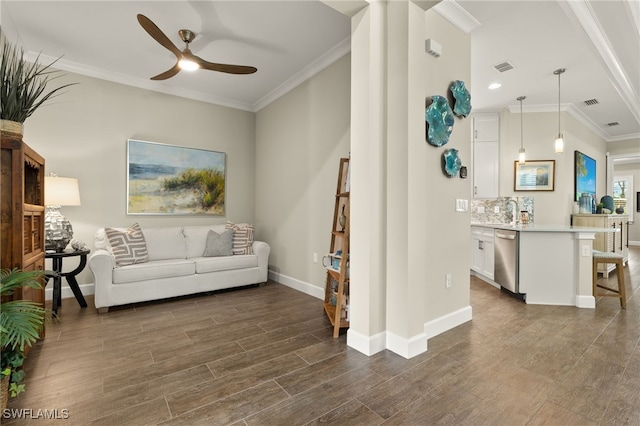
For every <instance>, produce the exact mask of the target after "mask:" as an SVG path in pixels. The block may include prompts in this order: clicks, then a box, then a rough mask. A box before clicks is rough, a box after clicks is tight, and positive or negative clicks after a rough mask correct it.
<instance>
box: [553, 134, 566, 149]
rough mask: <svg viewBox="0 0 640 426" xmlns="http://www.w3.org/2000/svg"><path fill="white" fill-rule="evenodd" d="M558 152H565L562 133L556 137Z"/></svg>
mask: <svg viewBox="0 0 640 426" xmlns="http://www.w3.org/2000/svg"><path fill="white" fill-rule="evenodd" d="M555 147H556V154H563V153H564V139H563V138H562V134H559V135H558V137H557V138H556V144H555Z"/></svg>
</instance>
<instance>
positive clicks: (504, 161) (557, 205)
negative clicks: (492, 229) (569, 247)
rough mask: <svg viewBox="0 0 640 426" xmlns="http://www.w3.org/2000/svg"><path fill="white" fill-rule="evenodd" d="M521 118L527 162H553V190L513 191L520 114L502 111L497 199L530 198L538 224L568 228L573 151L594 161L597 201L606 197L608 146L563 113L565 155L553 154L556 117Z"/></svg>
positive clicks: (571, 199) (535, 116)
mask: <svg viewBox="0 0 640 426" xmlns="http://www.w3.org/2000/svg"><path fill="white" fill-rule="evenodd" d="M523 116H524V117H523V125H524V132H523V133H524V147H525V151H526V154H527V161H531V160H555V162H556V176H555V190H554V191H549V192H547V191H527V192H522V191H518V192H515V191H514V190H513V174H514V161H516V160H517V159H518V149H519V148H520V113H513V114H512V113H510V112H508V111H503V112H502V113H501V114H500V196H502V197H511V196H527V197H529V196H531V197H533V203H534V214H535V222H536V223H537V224H542V225H552V224H564V225H569V224H570V223H571V212H572V202H573V197H574V179H575V178H574V151H576V150H578V151H580V152H582V153H584V154H586V155H588V156H589V157H591V158H593V159H595V160H596V180H597V183H596V194H597V197H598V199H600V197H601V196H603V195H605V194H606V190H605V186H606V176H605V169H606V155H605V153H606V151H607V143H606V142H605V141H604V140H603V139H602V138H600V137H599V136H597V135H596V134H595V133H593V132H592V131H591V130H589V129H588V128H586V127H585V126H584V125H583V124H582V123H580V122H579V121H578V120H576V119H575V118H573V117H572V116H571V115H569V114H568V113H562V117H561V122H562V130H563V134H564V140H565V147H564V154H556V153H555V148H554V141H555V137H556V135H557V132H558V130H557V129H558V116H557V114H555V113H524V114H523Z"/></svg>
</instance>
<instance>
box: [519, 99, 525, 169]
mask: <svg viewBox="0 0 640 426" xmlns="http://www.w3.org/2000/svg"><path fill="white" fill-rule="evenodd" d="M517 99H518V100H519V101H520V150H519V151H518V163H520V164H524V163H525V157H526V156H525V153H524V136H523V135H524V133H523V130H522V129H523V123H522V101H524V100H525V99H527V97H526V96H520V97H519V98H517Z"/></svg>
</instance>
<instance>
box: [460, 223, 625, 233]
mask: <svg viewBox="0 0 640 426" xmlns="http://www.w3.org/2000/svg"><path fill="white" fill-rule="evenodd" d="M471 226H478V227H483V228H493V229H505V230H509V231H520V232H620V230H619V229H616V228H594V227H589V226H569V225H537V224H535V223H533V224H530V225H511V224H508V223H482V222H472V223H471Z"/></svg>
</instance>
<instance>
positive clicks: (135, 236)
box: [104, 223, 149, 267]
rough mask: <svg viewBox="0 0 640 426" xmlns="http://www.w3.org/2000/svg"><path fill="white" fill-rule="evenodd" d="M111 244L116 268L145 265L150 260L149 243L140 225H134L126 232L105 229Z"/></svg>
mask: <svg viewBox="0 0 640 426" xmlns="http://www.w3.org/2000/svg"><path fill="white" fill-rule="evenodd" d="M104 231H105V233H106V234H107V238H108V239H109V244H110V245H111V249H112V250H113V255H114V256H115V258H116V267H118V266H125V265H133V264H134V263H144V262H147V261H148V260H149V253H148V251H147V242H146V241H145V239H144V234H143V233H142V229H141V228H140V225H138V224H137V223H134V224H133V225H131V226H130V227H129V228H128V229H127V230H126V231H119V230H117V229H113V228H105V229H104Z"/></svg>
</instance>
